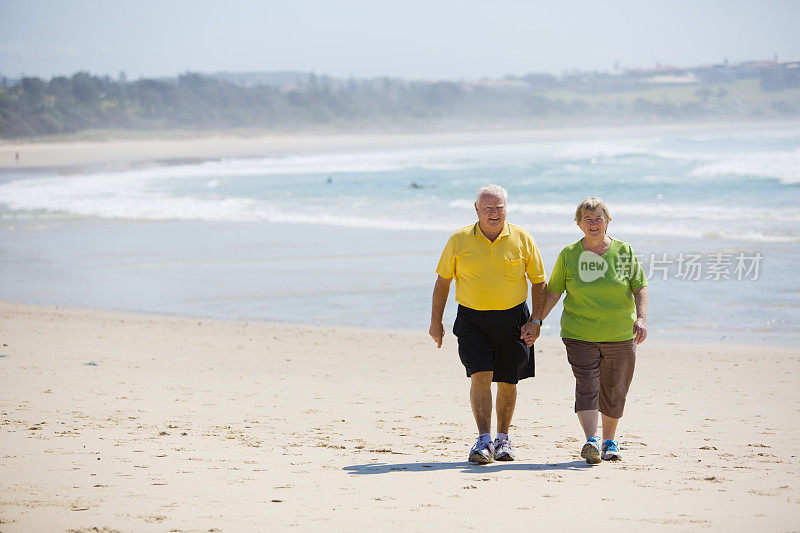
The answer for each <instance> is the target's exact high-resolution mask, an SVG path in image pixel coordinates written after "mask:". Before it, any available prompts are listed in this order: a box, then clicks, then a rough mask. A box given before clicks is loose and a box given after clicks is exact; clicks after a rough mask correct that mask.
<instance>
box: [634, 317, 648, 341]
mask: <svg viewBox="0 0 800 533" xmlns="http://www.w3.org/2000/svg"><path fill="white" fill-rule="evenodd" d="M633 333H634V335H636V344H641V343H643V342H644V340H645V339H646V338H647V322H646V321H645V319H644V318H637V319H636V322H634V323H633Z"/></svg>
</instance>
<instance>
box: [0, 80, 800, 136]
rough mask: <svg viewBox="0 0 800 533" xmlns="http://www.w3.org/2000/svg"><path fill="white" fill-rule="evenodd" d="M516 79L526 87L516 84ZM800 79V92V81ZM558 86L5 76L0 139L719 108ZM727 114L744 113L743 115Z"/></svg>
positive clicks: (0, 88)
mask: <svg viewBox="0 0 800 533" xmlns="http://www.w3.org/2000/svg"><path fill="white" fill-rule="evenodd" d="M773 77H774V79H772V78H770V79H769V80H767V81H766V85H767V87H764V88H765V89H774V88H776V87H777V88H780V87H783V86H786V85H787V84H789V86H794V85H793V84H794V83H795V78H793V77H791V76H790V75H788V74H783V73H780V74H779V75H778V74H776V75H775V76H773ZM514 81H517V82H520V83H519V84H517V85H514V83H513V82H514ZM504 82H505V83H504ZM521 82H524V83H521ZM797 82H798V85H800V77H798V79H797ZM764 84H765V83H764V81H763V80H762V85H764ZM557 85H558V82H557V80H556V78H553V77H551V76H547V75H529V76H527V77H521V78H509V79H507V80H501V82H500V83H496V84H491V83H486V84H481V83H475V84H467V83H457V82H446V81H440V82H433V81H431V82H427V81H417V82H412V81H405V80H399V79H392V78H379V79H371V80H344V81H341V80H332V79H330V78H327V77H318V76H315V75H313V74H311V75H309V76H307V77H306V78H305V79H301V80H298V81H297V83H294V84H288V85H287V84H284V85H282V86H270V85H257V86H242V85H241V84H236V83H232V82H230V81H228V80H225V79H219V78H215V77H212V76H206V75H201V74H196V73H186V74H183V75H181V76H179V77H177V78H174V79H139V80H136V81H128V80H127V79H126V78H125V76H124V75H120V77H119V78H118V79H112V78H110V77H108V76H104V77H99V76H93V75H91V74H89V73H87V72H79V73H77V74H74V75H73V76H71V77H65V76H58V77H54V78H52V79H50V80H49V81H47V80H42V79H39V78H36V77H24V78H22V79H20V80H17V81H14V82H9V80H8V79H6V78H2V80H1V81H0V137H4V138H20V137H31V136H37V135H50V134H69V133H75V132H81V131H85V130H92V129H103V130H106V129H108V130H170V129H189V130H220V129H236V128H257V129H265V130H272V131H297V130H306V129H313V128H320V127H330V128H334V129H345V128H350V127H378V128H395V129H404V128H409V127H415V126H422V125H428V124H435V123H440V122H447V121H450V122H459V123H464V124H466V123H473V122H477V123H481V122H482V123H487V122H491V121H495V120H508V121H515V122H516V123H526V122H527V123H534V122H536V121H537V120H545V119H547V120H551V121H552V120H561V119H570V118H575V117H591V116H595V117H598V116H607V115H612V116H614V117H617V118H620V117H622V118H625V117H635V118H640V119H641V118H648V117H650V118H673V119H681V118H693V117H699V116H704V115H713V114H719V113H720V109H721V108H720V106H719V105H718V104H719V102H718V101H717V102H714V101H713V98H711V94H712V93H710V92H708V93H705V92H703V93H700V92H698V96H697V99H696V101H692V102H684V103H680V104H678V103H670V102H664V101H659V102H653V101H649V100H646V99H641V98H640V99H637V100H636V101H634V102H632V103H625V104H623V103H619V104H617V105H616V106H615V107H614V108H613V109H609V108H608V107H609V106H608V105H607V104H602V105H600V104H593V103H591V100H590V99H589V100H583V99H574V98H573V99H560V98H554V97H549V98H548V97H546V96H543V94H542V93H543V91H545V90H547V89H551V88H553V87H555V86H557ZM717 96H718V97H719V98H721V97H722V96H721V95H720V94H717ZM719 98H718V99H717V100H719ZM722 112H723V113H725V112H727V111H725V110H723V111H722ZM730 112H731V113H734V114H735V113H741V110H740V109H735V110H730ZM761 113H762V114H764V113H766V114H770V113H774V114H797V113H798V109H797V107H796V106H795V105H794V104H792V103H786V102H783V103H782V104H781V105H777V106H776V105H772V107H769V106H767V108H766V109H765V110H762V111H761Z"/></svg>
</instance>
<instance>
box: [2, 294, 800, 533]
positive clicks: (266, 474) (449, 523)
mask: <svg viewBox="0 0 800 533" xmlns="http://www.w3.org/2000/svg"><path fill="white" fill-rule="evenodd" d="M0 331H3V339H2V347H0V356H2V357H0V385H2V387H3V395H2V397H0V412H2V414H3V417H2V418H0V425H2V431H0V469H2V471H3V473H4V479H3V481H4V482H3V484H2V486H0V524H2V528H3V531H4V532H6V533H15V532H23V531H49V530H62V531H63V530H71V531H80V532H84V531H85V532H87V533H88V532H90V531H165V530H182V531H186V530H190V531H208V530H211V529H218V530H222V531H228V530H232V531H252V530H258V529H260V528H263V524H264V517H265V516H269V521H270V524H271V527H273V528H275V529H287V528H290V527H300V528H301V529H302V530H304V531H305V530H314V531H316V530H319V531H323V530H324V531H329V532H330V531H354V530H361V529H364V528H380V529H381V530H384V531H409V530H418V531H422V530H431V529H442V530H447V531H450V530H466V529H469V528H489V527H493V526H496V516H497V514H500V515H502V516H503V517H504V520H505V523H506V525H507V526H509V527H510V528H511V529H512V530H516V529H521V528H523V527H525V525H526V524H530V523H531V521H533V520H535V521H536V523H537V525H538V526H539V527H540V528H541V529H544V530H564V529H569V530H573V529H578V528H590V527H593V528H600V529H601V530H611V529H614V530H620V531H640V530H641V529H642V528H646V529H648V530H651V529H655V530H664V531H675V530H676V529H680V530H684V529H686V528H691V529H694V528H698V527H704V528H710V529H712V530H722V529H730V528H733V529H747V530H756V531H760V530H790V529H792V528H793V527H795V526H796V524H797V523H798V520H800V481H798V479H800V475H799V474H800V461H798V459H797V450H796V446H795V440H796V439H795V435H796V428H797V426H798V424H800V414H798V413H799V412H798V410H797V405H798V401H800V392H798V390H797V387H796V386H794V383H793V381H792V380H791V376H792V375H794V374H796V373H798V372H800V350H798V349H797V348H795V349H788V348H780V347H771V348H764V347H750V346H737V347H730V346H721V345H714V344H709V345H705V346H686V345H681V344H678V343H663V344H652V343H650V342H649V341H647V342H645V343H644V344H642V345H641V346H640V349H639V352H638V353H637V369H636V374H635V376H634V382H633V384H632V386H631V392H630V394H629V397H628V403H627V405H626V412H625V416H624V418H623V420H622V421H621V423H620V429H619V431H618V434H617V437H618V440H619V441H620V443H621V448H622V453H623V460H622V461H621V462H619V463H603V464H600V465H597V466H595V467H591V466H589V465H586V463H585V461H583V460H582V459H581V458H580V457H579V454H580V446H581V443H582V440H581V438H582V435H581V434H580V428H579V425H578V423H577V420H576V419H575V415H574V414H573V412H572V402H573V392H574V379H573V377H572V373H571V370H570V369H569V365H568V364H567V362H566V357H565V355H564V353H563V351H564V349H563V346H559V345H560V342H540V343H537V347H536V377H535V378H532V379H529V380H524V381H523V382H521V384H520V386H519V399H518V401H517V408H516V412H515V416H514V422H513V425H512V433H513V434H512V439H513V441H514V444H515V446H516V448H517V460H516V461H514V462H511V463H493V464H490V465H486V466H475V465H471V464H469V463H467V461H466V455H467V452H468V450H469V446H471V444H472V443H473V442H474V438H475V435H474V433H475V428H474V421H473V420H472V413H471V412H470V409H469V402H468V388H469V380H468V379H467V378H465V377H464V372H463V367H462V366H461V364H460V362H459V361H458V355H457V351H456V343H455V342H454V339H452V338H448V339H446V340H445V344H444V346H443V347H442V349H441V350H437V349H436V348H435V347H434V346H433V343H432V341H431V340H430V339H429V338H427V335H426V334H425V333H424V332H392V331H370V330H359V329H345V328H331V327H324V326H323V327H317V326H298V325H293V326H289V325H280V324H262V323H250V322H225V321H213V320H197V319H193V318H187V317H161V316H152V315H141V314H137V315H133V314H124V313H108V312H98V311H87V310H75V309H63V308H62V309H54V308H45V307H38V306H22V305H18V304H8V303H4V302H0ZM409 391H413V393H410V392H409ZM764 398H768V400H766V401H764V400H763V399H764ZM611 489H613V490H611ZM498 491H500V492H502V493H503V495H504V497H503V498H500V499H497V498H496V495H497V493H498ZM487 499H492V501H493V502H494V504H493V505H494V509H495V511H496V513H478V514H476V513H475V512H474V509H475V505H476V503H477V502H479V501H487ZM576 501H580V502H581V509H580V512H576V508H575V502H576Z"/></svg>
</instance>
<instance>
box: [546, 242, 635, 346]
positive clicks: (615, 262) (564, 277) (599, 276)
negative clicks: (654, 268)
mask: <svg viewBox="0 0 800 533" xmlns="http://www.w3.org/2000/svg"><path fill="white" fill-rule="evenodd" d="M645 286H647V278H646V277H645V275H644V271H643V270H642V267H641V266H640V265H639V260H638V259H637V258H636V255H635V254H634V253H633V250H632V249H631V246H630V244H628V243H626V242H622V241H618V240H616V239H611V246H610V247H609V249H608V251H606V253H604V254H603V255H597V254H595V253H593V252H589V251H587V250H586V249H584V247H583V243H582V242H581V241H578V242H576V243H574V244H570V245H569V246H567V247H566V248H564V249H563V250H561V253H560V254H558V259H556V264H555V266H554V267H553V272H552V274H551V275H550V281H549V282H548V284H547V290H548V291H550V292H557V293H562V292H564V291H565V290H566V291H567V296H566V298H564V312H563V313H562V314H561V336H562V337H564V338H568V339H576V340H581V341H588V342H614V341H625V340H629V339H632V338H633V337H634V334H633V323H634V321H635V320H636V303H635V300H634V298H633V293H634V291H637V290H639V289H640V288H642V287H645Z"/></svg>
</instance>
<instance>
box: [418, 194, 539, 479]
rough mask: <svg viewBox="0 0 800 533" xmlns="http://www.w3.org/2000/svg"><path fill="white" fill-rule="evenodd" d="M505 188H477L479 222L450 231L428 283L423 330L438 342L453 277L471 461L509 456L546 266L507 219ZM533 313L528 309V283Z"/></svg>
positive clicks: (527, 373)
mask: <svg viewBox="0 0 800 533" xmlns="http://www.w3.org/2000/svg"><path fill="white" fill-rule="evenodd" d="M507 197H508V194H507V193H506V191H505V189H503V188H502V187H500V186H499V185H487V186H485V187H481V188H480V189H479V190H478V197H477V200H476V201H475V212H476V213H477V214H478V222H477V223H476V224H473V225H471V226H467V227H465V228H462V229H460V230H458V231H456V232H455V233H453V234H452V235H451V236H450V239H449V240H448V241H447V245H446V246H445V248H444V252H442V257H441V259H440V260H439V265H438V267H437V268H436V273H437V274H438V275H439V277H438V278H437V280H436V285H435V287H434V289H433V304H432V309H431V328H430V331H429V333H430V335H431V337H433V340H434V341H435V342H436V345H437V347H439V348H441V347H442V338H443V337H444V326H443V325H442V316H443V314H444V307H445V304H446V302H447V296H448V294H449V293H450V284H451V282H452V281H453V279H455V280H456V301H457V302H458V303H459V306H458V314H457V316H456V321H455V323H454V324H453V333H454V334H455V336H456V337H457V338H458V355H459V357H460V358H461V362H462V363H463V364H464V367H465V368H466V371H467V377H469V378H470V380H471V386H470V393H469V397H470V403H471V404H472V413H473V415H474V416H475V423H476V424H477V426H478V441H477V442H476V443H475V446H473V447H472V449H471V450H470V453H469V460H470V461H471V462H473V463H480V464H485V463H490V462H492V461H494V460H498V461H513V460H514V458H515V454H514V448H513V447H512V446H511V442H510V441H509V438H508V432H509V426H510V425H511V418H512V416H513V415H514V407H515V405H516V402H517V382H518V381H519V380H521V379H525V378H527V377H531V376H533V375H534V360H533V348H532V347H533V342H534V341H535V340H536V338H537V337H538V336H539V328H540V326H541V324H542V320H541V318H542V311H543V307H544V293H545V272H544V267H543V265H542V258H541V256H540V255H539V249H538V248H537V246H536V243H535V242H534V240H533V237H532V236H531V234H530V233H528V232H527V231H525V230H524V229H522V228H520V227H519V226H515V225H513V224H509V223H507V222H506V200H507ZM526 275H527V278H528V280H530V282H531V284H532V286H531V299H532V301H533V314H531V313H529V312H528V305H527V303H526V301H527V299H528V282H527V281H526V279H525V277H526ZM493 381H494V382H496V383H497V398H496V402H495V404H496V409H497V438H496V439H495V440H494V441H492V437H491V425H492V388H491V385H492V382H493Z"/></svg>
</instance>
